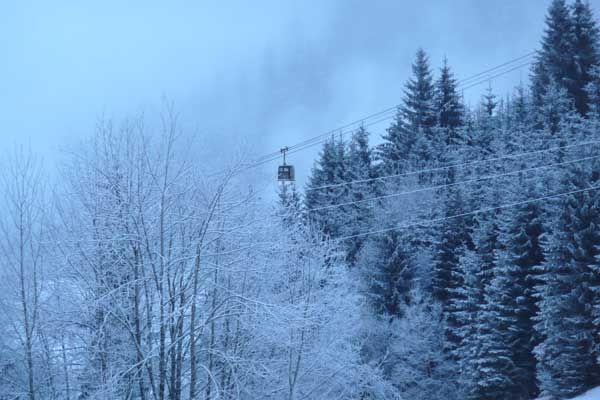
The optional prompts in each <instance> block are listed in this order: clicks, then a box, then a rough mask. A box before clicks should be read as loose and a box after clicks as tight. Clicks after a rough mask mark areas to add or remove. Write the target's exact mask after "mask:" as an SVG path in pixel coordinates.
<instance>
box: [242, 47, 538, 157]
mask: <svg viewBox="0 0 600 400" xmlns="http://www.w3.org/2000/svg"><path fill="white" fill-rule="evenodd" d="M534 54H535V52H530V53H527V54H525V55H523V56H520V57H517V58H514V59H512V60H509V61H507V62H505V63H502V64H500V65H497V66H495V67H493V68H489V69H487V70H485V71H482V72H480V73H478V74H475V75H472V76H470V77H468V78H465V79H462V80H459V81H458V82H459V85H458V87H457V89H460V90H463V91H464V90H468V89H470V88H472V87H475V86H477V85H480V84H482V83H485V82H488V81H490V80H491V79H495V78H498V77H500V76H502V75H505V74H507V73H510V72H513V71H515V70H517V69H519V68H523V67H525V66H527V65H529V64H531V62H532V60H529V58H530V57H531V56H533V55H534ZM525 59H527V61H526V62H523V60H525ZM517 62H519V64H518V65H516V66H514V63H517ZM498 71H500V72H498ZM490 73H494V74H493V75H489V74H490ZM399 107H400V104H396V105H394V106H392V107H388V108H386V109H384V110H381V111H378V112H376V113H373V114H370V115H368V116H366V117H363V118H361V119H358V120H356V121H353V122H350V123H348V124H345V125H343V126H340V127H337V128H335V129H332V130H329V131H327V132H324V133H322V134H320V135H317V136H314V137H312V138H309V139H306V140H304V141H301V142H299V143H296V144H294V145H292V146H287V152H286V153H287V154H293V153H296V152H299V151H302V150H305V149H307V148H310V147H313V146H316V145H318V144H321V143H323V142H324V141H326V140H329V138H330V137H332V135H336V134H338V135H340V136H343V135H345V134H348V133H352V132H355V131H356V130H357V129H359V128H360V126H363V127H367V126H372V125H373V124H375V123H380V122H383V121H385V120H387V119H391V118H393V117H395V116H396V114H397V112H398V108H399ZM371 119H376V122H370V121H369V120H371ZM350 128H352V129H350ZM280 157H281V151H274V152H272V153H268V154H266V155H263V156H261V157H258V158H257V159H255V160H253V161H252V162H250V163H249V164H247V165H245V167H246V168H254V167H258V166H260V165H263V164H266V163H269V162H272V161H275V160H277V159H279V158H280Z"/></svg>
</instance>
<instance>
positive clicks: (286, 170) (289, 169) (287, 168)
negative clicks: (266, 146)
mask: <svg viewBox="0 0 600 400" xmlns="http://www.w3.org/2000/svg"><path fill="white" fill-rule="evenodd" d="M288 150H289V148H288V147H287V146H286V147H284V148H282V149H281V153H282V154H283V165H280V166H279V168H278V169H277V180H278V181H279V182H281V183H285V182H294V180H295V179H294V178H295V177H294V166H293V165H288V164H286V162H285V153H286V152H287V151H288Z"/></svg>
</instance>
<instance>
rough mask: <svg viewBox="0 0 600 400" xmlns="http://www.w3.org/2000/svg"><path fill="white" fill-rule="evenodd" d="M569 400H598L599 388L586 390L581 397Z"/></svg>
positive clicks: (599, 398) (599, 395)
mask: <svg viewBox="0 0 600 400" xmlns="http://www.w3.org/2000/svg"><path fill="white" fill-rule="evenodd" d="M571 400H600V386H599V387H597V388H594V389H592V390H588V391H587V392H585V393H584V394H582V395H581V396H577V397H575V398H574V399H571Z"/></svg>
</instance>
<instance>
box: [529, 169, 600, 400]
mask: <svg viewBox="0 0 600 400" xmlns="http://www.w3.org/2000/svg"><path fill="white" fill-rule="evenodd" d="M597 181H598V173H597V172H592V171H591V170H590V168H589V167H588V168H584V167H581V166H572V167H569V168H566V170H565V172H564V175H563V178H562V182H561V189H562V190H561V191H563V192H568V191H574V190H582V189H587V188H589V187H590V185H595V184H597ZM599 205H600V204H599V196H598V194H597V193H596V192H595V191H586V192H579V193H573V194H570V195H567V196H564V197H561V198H560V199H559V201H558V204H557V214H556V218H555V219H554V221H553V226H552V229H551V231H550V232H551V233H550V235H549V238H548V239H547V242H546V244H545V250H546V256H545V257H546V262H545V263H544V264H543V269H542V274H541V276H540V282H541V283H540V286H539V289H538V290H539V301H538V307H539V313H538V316H537V324H536V325H535V326H536V330H537V331H538V334H539V335H540V337H541V338H542V340H541V342H540V343H539V344H538V345H537V346H536V348H535V354H536V358H537V360H538V371H537V378H538V382H539V385H540V390H541V394H542V395H545V396H550V397H551V398H569V397H572V396H574V395H577V394H579V393H581V392H583V391H585V390H586V389H589V388H590V387H592V386H594V385H597V384H598V364H597V363H596V360H595V355H594V339H595V335H596V334H597V330H596V328H595V327H594V325H593V321H592V316H591V315H590V312H591V311H590V308H591V307H590V304H592V303H593V301H594V298H593V291H592V290H590V287H591V286H592V287H593V285H594V282H597V279H598V278H597V276H596V275H595V274H594V273H592V271H591V270H590V266H591V265H592V264H594V263H595V260H596V257H597V256H598V245H600V231H599V230H598V228H597V227H598V226H599V224H600V215H599V214H598V212H597V210H598V206H599Z"/></svg>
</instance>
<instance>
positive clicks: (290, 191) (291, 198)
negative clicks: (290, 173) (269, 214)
mask: <svg viewBox="0 0 600 400" xmlns="http://www.w3.org/2000/svg"><path fill="white" fill-rule="evenodd" d="M277 196H278V198H279V204H278V206H279V210H278V211H279V212H280V213H281V218H282V220H283V222H284V223H285V224H288V225H289V224H294V223H298V222H300V221H301V219H302V196H301V194H300V192H299V191H298V189H297V188H296V184H295V183H294V182H282V183H281V184H280V185H279V188H278V193H277Z"/></svg>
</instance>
